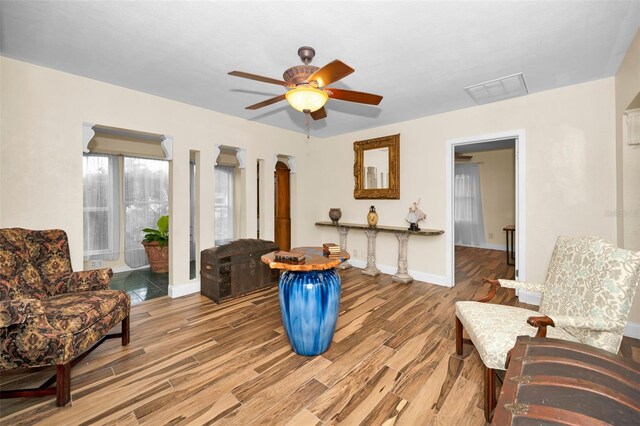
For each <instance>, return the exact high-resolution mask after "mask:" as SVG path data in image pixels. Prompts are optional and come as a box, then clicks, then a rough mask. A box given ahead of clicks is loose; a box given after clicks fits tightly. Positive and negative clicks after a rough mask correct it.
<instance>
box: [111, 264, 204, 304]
mask: <svg viewBox="0 0 640 426" xmlns="http://www.w3.org/2000/svg"><path fill="white" fill-rule="evenodd" d="M189 266H190V268H189V278H191V279H193V278H195V277H196V262H195V260H194V261H191V264H190V265H189ZM110 287H111V288H112V289H114V290H124V291H126V292H127V293H128V294H129V296H131V304H132V305H135V304H136V303H140V302H142V301H145V300H150V299H155V298H156V297H162V296H166V295H167V294H168V290H167V289H168V287H169V274H168V273H165V274H156V273H154V272H151V270H150V269H149V268H145V269H136V270H135V271H127V272H118V273H115V274H113V278H111V284H110Z"/></svg>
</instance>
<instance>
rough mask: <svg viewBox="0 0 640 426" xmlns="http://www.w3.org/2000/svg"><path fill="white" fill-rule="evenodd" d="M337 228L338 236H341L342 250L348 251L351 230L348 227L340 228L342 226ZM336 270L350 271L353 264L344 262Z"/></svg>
mask: <svg viewBox="0 0 640 426" xmlns="http://www.w3.org/2000/svg"><path fill="white" fill-rule="evenodd" d="M337 228H338V234H340V250H342V251H347V234H348V233H349V228H347V227H346V226H340V225H338V226H337ZM336 268H338V269H349V268H351V264H350V263H349V262H347V261H344V262H342V263H341V264H339V265H338V266H336Z"/></svg>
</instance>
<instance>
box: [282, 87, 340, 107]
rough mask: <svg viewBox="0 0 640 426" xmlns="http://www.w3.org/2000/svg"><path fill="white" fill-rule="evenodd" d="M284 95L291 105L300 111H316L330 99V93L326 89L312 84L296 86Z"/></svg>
mask: <svg viewBox="0 0 640 426" xmlns="http://www.w3.org/2000/svg"><path fill="white" fill-rule="evenodd" d="M284 96H285V98H287V102H289V105H291V106H292V107H293V108H294V109H296V110H298V111H300V112H305V110H309V112H315V111H317V110H319V109H320V108H322V107H323V106H324V104H326V103H327V100H328V99H329V95H327V94H326V93H325V92H324V91H322V90H320V89H316V88H314V87H311V86H299V87H296V88H295V89H291V90H289V91H288V92H287V93H285V94H284Z"/></svg>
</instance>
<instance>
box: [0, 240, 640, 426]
mask: <svg viewBox="0 0 640 426" xmlns="http://www.w3.org/2000/svg"><path fill="white" fill-rule="evenodd" d="M457 253H458V255H457V256H458V265H459V268H458V272H457V274H456V275H457V282H458V285H456V287H454V288H451V289H450V288H445V287H440V286H436V285H431V284H426V283H421V282H414V283H412V284H408V285H405V284H399V283H394V282H392V281H391V277H390V276H388V275H380V276H378V277H368V276H365V275H362V274H361V273H360V271H359V270H358V269H355V268H352V269H350V270H346V271H341V272H340V273H341V276H342V283H343V284H342V285H343V287H342V298H341V305H340V317H339V320H338V325H337V330H336V334H335V337H334V341H333V343H332V344H331V347H330V348H329V350H328V351H327V352H326V353H324V354H322V355H321V356H316V357H302V356H298V355H296V354H294V353H293V352H292V351H291V349H290V347H289V344H288V341H287V338H286V336H285V334H284V330H283V328H282V324H281V321H280V313H279V305H278V298H277V290H276V289H270V290H266V291H263V292H260V293H256V294H253V295H250V296H246V297H243V298H241V299H236V300H233V301H230V302H225V303H223V304H222V305H216V304H215V303H213V302H212V301H211V300H209V299H207V298H205V297H202V296H200V295H199V294H198V295H191V296H186V297H182V298H178V299H169V298H168V297H161V298H158V299H153V300H150V301H146V302H143V303H141V304H139V305H136V306H134V307H132V311H131V314H132V322H131V344H130V345H129V346H128V347H125V348H123V347H121V346H120V345H119V342H118V341H117V339H114V340H111V341H108V342H106V343H105V344H103V345H102V346H101V347H100V348H98V349H97V350H95V351H94V352H93V353H92V354H90V355H89V356H88V357H87V358H85V360H84V362H83V363H81V364H79V365H78V366H76V367H75V368H74V369H73V370H72V403H71V404H70V405H69V406H67V407H64V408H57V407H56V406H55V401H54V398H53V397H45V398H39V399H25V400H21V399H12V400H2V401H0V423H2V424H15V425H31V424H51V425H75V424H79V425H80V424H83V425H84V424H86V425H89V424H110V425H138V424H149V425H162V424H172V425H182V424H214V423H215V424H221V425H253V424H265V425H275V424H281V425H322V424H338V423H340V424H365V425H382V424H384V425H392V424H397V425H417V424H420V425H450V424H468V425H482V424H484V418H483V413H482V392H483V387H482V386H483V379H482V364H481V362H480V359H479V357H478V355H477V352H476V351H473V352H471V354H470V355H469V356H467V357H466V358H464V359H460V358H458V357H456V356H455V355H453V356H452V354H454V352H455V350H454V341H453V338H454V323H453V318H454V308H453V304H454V302H455V301H457V300H469V299H473V298H474V297H477V296H479V295H484V294H485V292H486V289H484V288H483V287H482V286H479V285H477V284H476V283H477V282H478V281H479V277H481V276H488V277H494V278H495V277H505V276H507V275H508V274H509V273H511V274H513V271H512V270H511V272H510V271H509V268H512V267H507V266H506V264H505V261H504V252H493V251H491V250H481V249H468V248H462V247H461V248H458V249H457ZM496 302H498V303H504V304H511V305H519V304H518V302H517V299H516V298H515V296H514V294H513V291H512V290H500V291H499V293H498V296H497V297H496ZM621 352H622V354H623V355H625V356H628V357H630V358H633V359H635V360H638V361H640V342H638V341H637V340H633V339H626V338H625V341H624V344H623V348H622V350H621ZM50 374H51V369H43V370H39V371H36V370H33V369H32V370H14V371H9V372H2V375H1V380H0V386H2V388H3V389H4V388H6V389H9V388H12V387H25V386H31V385H37V384H39V383H40V382H41V381H43V380H44V379H46V378H48V377H49V375H50Z"/></svg>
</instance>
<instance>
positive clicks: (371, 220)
mask: <svg viewBox="0 0 640 426" xmlns="http://www.w3.org/2000/svg"><path fill="white" fill-rule="evenodd" d="M367 223H368V224H369V227H371V228H375V227H376V225H377V224H378V213H376V207H375V206H371V207H370V208H369V213H367Z"/></svg>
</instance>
